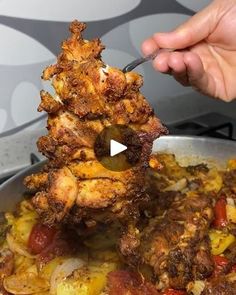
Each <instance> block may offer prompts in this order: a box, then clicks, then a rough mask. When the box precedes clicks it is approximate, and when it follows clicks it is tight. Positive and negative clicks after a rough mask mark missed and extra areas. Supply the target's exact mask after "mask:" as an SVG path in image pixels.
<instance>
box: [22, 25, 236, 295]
mask: <svg viewBox="0 0 236 295" xmlns="http://www.w3.org/2000/svg"><path fill="white" fill-rule="evenodd" d="M85 27H86V26H85V24H83V23H80V22H78V21H74V22H73V23H72V24H71V26H70V31H71V36H70V38H69V39H68V40H66V41H64V42H63V44H62V53H61V54H60V55H59V57H58V60H57V63H56V64H55V65H52V66H49V67H48V68H47V69H46V70H45V71H44V73H43V79H44V80H52V85H53V87H54V89H55V93H54V94H50V93H48V92H45V91H42V92H41V103H40V106H39V111H46V112H47V113H48V126H47V129H48V135H46V136H43V137H41V138H40V139H39V140H38V148H39V150H40V151H41V152H42V153H43V154H44V155H45V156H46V157H47V158H48V161H47V163H46V164H45V166H44V168H43V170H42V171H41V172H40V173H37V174H34V175H31V176H28V177H27V178H26V179H25V184H26V186H27V187H28V188H29V189H30V191H31V192H32V193H33V194H34V196H33V198H32V203H33V205H34V206H35V209H36V210H37V212H38V213H39V215H40V216H41V217H42V220H43V221H44V222H45V223H46V224H48V225H53V224H55V223H59V222H60V223H63V224H64V223H65V224H72V225H73V226H75V227H76V228H79V227H80V226H82V228H83V229H85V231H87V232H90V231H89V229H92V231H93V230H96V228H97V227H98V225H101V224H102V225H104V224H106V225H108V226H110V225H111V224H112V223H115V222H118V223H119V226H120V227H119V228H121V234H120V236H121V238H120V242H119V249H120V253H121V254H122V256H123V257H124V258H125V259H124V260H125V262H126V263H127V264H129V266H130V267H134V270H135V271H137V269H139V270H140V271H141V273H142V274H144V276H146V277H148V279H149V280H151V281H152V282H153V283H154V284H155V287H156V288H153V287H152V288H151V289H150V288H149V289H150V290H149V289H148V290H149V293H148V294H158V291H157V290H161V291H163V290H166V289H168V288H174V289H175V290H185V289H186V287H187V286H188V285H189V284H191V282H194V281H198V280H204V279H206V278H208V277H210V276H211V275H212V273H213V269H214V262H213V260H212V256H211V254H210V243H209V237H208V232H209V227H210V225H211V223H212V220H213V217H214V213H213V204H212V199H213V198H209V197H208V196H207V195H206V194H204V193H203V194H201V195H199V194H197V193H193V192H189V193H187V192H186V193H184V194H178V190H177V191H175V192H173V191H167V192H165V193H163V189H162V188H158V187H152V192H151V193H150V192H149V191H148V188H147V187H146V183H147V182H146V180H145V179H146V176H147V174H148V173H147V168H148V166H149V165H150V166H152V167H161V162H159V160H157V159H156V158H155V157H154V158H151V151H152V144H153V141H154V140H155V139H156V138H158V137H159V136H160V135H164V134H166V133H167V130H166V128H165V127H163V126H162V124H161V122H160V120H159V119H158V118H157V117H156V116H155V115H154V113H153V110H152V108H151V107H150V105H149V104H148V102H147V101H146V100H145V98H144V96H143V95H142V94H141V93H140V91H139V89H140V87H141V86H142V83H143V80H142V77H141V76H140V75H139V74H137V73H134V72H129V73H123V72H122V71H121V70H119V69H116V68H112V67H110V66H108V65H106V64H104V62H103V61H102V59H101V53H102V50H103V49H104V46H103V45H102V44H101V41H100V40H99V39H94V40H91V41H87V40H84V39H83V37H82V32H83V30H84V29H85ZM116 124H120V125H125V126H128V127H130V128H132V129H133V130H134V131H135V132H136V134H137V135H138V137H139V139H140V142H141V145H142V152H141V156H140V161H139V162H138V163H137V165H135V166H134V167H133V168H130V169H128V170H125V171H119V172H114V171H111V170H108V169H106V168H105V167H103V165H102V164H101V163H100V162H99V161H98V160H97V158H96V156H95V152H94V144H95V141H96V138H97V136H98V135H99V134H100V133H101V132H102V131H103V130H104V128H106V127H109V126H112V125H116ZM171 162H173V163H174V162H175V161H171ZM171 167H172V169H173V171H169V172H170V173H168V175H173V177H174V175H175V174H176V173H177V174H178V175H179V176H180V178H181V177H186V175H187V174H186V173H188V177H189V179H192V176H191V173H193V174H194V171H193V172H186V171H184V172H183V169H182V170H181V169H180V167H177V166H176V167H175V166H173V165H172V166H171ZM198 168H199V169H200V170H201V169H203V172H201V173H203V174H204V173H207V171H205V170H206V169H205V168H204V167H198ZM194 169H195V168H194ZM189 173H190V174H189ZM204 177H207V174H206V175H205V176H204ZM176 180H178V179H176ZM185 181H186V180H185ZM149 182H150V183H151V181H150V179H149ZM164 182H165V181H164ZM164 182H163V181H160V184H158V182H157V181H155V182H154V183H155V185H157V184H158V185H160V186H161V185H162V184H163V183H164ZM193 184H194V183H193ZM189 185H191V183H190V184H189ZM194 185H196V183H195V184H194ZM153 192H154V194H153ZM152 209H154V210H159V211H158V212H152ZM113 225H114V224H113ZM225 280H226V283H225V282H224V285H227V284H228V285H229V286H230V288H232V289H233V288H234V286H235V285H234V284H235V282H231V281H230V280H229V279H228V278H225ZM115 282H116V283H117V281H115ZM222 284H223V283H221V282H218V281H217V282H215V281H214V280H213V281H209V283H208V285H206V286H203V287H202V289H201V290H200V291H199V292H198V293H196V294H201V293H202V291H203V293H202V294H234V293H218V291H219V290H221V285H222ZM116 287H117V288H118V287H120V285H119V284H118V283H117V284H116ZM132 288H133V289H135V288H134V286H132ZM145 288H146V287H145ZM118 289H119V288H118ZM145 290H147V288H146V289H145ZM134 292H135V291H134ZM145 292H146V291H145ZM171 292H172V291H170V293H168V294H185V293H184V292H183V293H181V292H182V291H176V292H180V293H175V291H173V293H171ZM130 294H131V293H130ZM132 294H133V293H132ZM134 294H141V293H138V292H137V293H134ZM145 294H146V293H145ZM165 294H167V293H165Z"/></svg>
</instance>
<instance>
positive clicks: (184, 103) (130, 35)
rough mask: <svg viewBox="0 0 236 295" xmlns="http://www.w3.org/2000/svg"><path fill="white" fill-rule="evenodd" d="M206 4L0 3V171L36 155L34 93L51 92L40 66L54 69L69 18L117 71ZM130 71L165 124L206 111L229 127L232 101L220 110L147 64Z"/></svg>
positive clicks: (202, 0) (119, 0) (139, 0)
mask: <svg viewBox="0 0 236 295" xmlns="http://www.w3.org/2000/svg"><path fill="white" fill-rule="evenodd" d="M210 2H211V1H210V0H176V1H175V0H99V1H96V0H85V1H84V0H67V1H63V0H50V1H49V0H40V1H39V0H34V1H33V0H0V38H1V46H0V92H1V99H0V158H1V159H2V160H0V167H1V166H2V171H5V170H4V169H7V170H8V169H9V167H7V168H6V166H9V163H10V162H9V161H10V159H11V162H12V163H18V164H17V165H18V166H19V167H20V166H21V165H22V161H23V162H24V163H25V161H26V160H25V159H26V158H24V157H28V156H25V154H26V153H25V151H26V150H27V152H29V151H31V150H36V148H35V145H34V144H33V143H34V142H35V140H36V138H37V137H38V136H39V135H40V134H41V133H42V132H43V131H42V128H43V127H44V126H45V119H41V116H42V114H39V113H38V112H37V106H38V104H39V101H40V99H39V91H40V90H41V89H42V88H44V89H50V85H48V84H47V83H43V82H42V81H41V80H40V75H41V72H42V70H43V69H44V68H45V67H46V65H48V64H51V63H54V61H55V58H56V55H57V54H58V53H59V51H60V43H61V41H62V40H63V39H65V38H66V37H67V36H68V26H69V23H70V22H71V21H72V20H73V19H78V20H80V21H85V22H87V24H88V28H87V30H86V33H85V37H86V38H94V37H101V38H102V41H103V43H104V44H105V45H106V48H107V50H105V51H104V54H103V58H104V60H105V61H106V62H107V63H108V64H110V65H113V66H117V67H123V66H124V65H126V64H127V63H129V62H130V61H132V59H135V58H136V57H138V56H139V55H140V45H141V43H142V41H143V40H144V39H145V38H147V37H148V36H150V35H152V34H153V33H154V32H158V31H169V30H172V29H173V28H175V27H176V26H177V25H179V24H181V23H182V22H184V21H185V20H186V19H188V18H189V17H190V16H191V15H193V14H194V13H195V12H196V11H198V10H200V9H201V8H203V7H204V6H206V5H207V4H208V3H210ZM137 71H139V72H140V73H141V74H142V75H143V76H144V81H145V83H144V87H143V89H142V91H143V93H144V95H145V96H146V97H147V98H148V100H149V102H150V103H151V104H152V106H153V107H154V109H155V111H156V113H157V114H158V116H159V117H160V118H161V119H162V120H163V122H164V123H166V124H173V123H175V122H179V121H181V120H184V119H189V118H193V117H195V116H201V115H204V114H208V113H212V112H213V113H218V114H222V115H227V116H229V117H231V118H234V119H235V120H236V111H235V110H236V102H232V103H223V102H220V101H217V100H214V99H211V98H207V97H204V96H203V95H200V94H199V93H196V92H194V91H193V90H192V89H191V88H184V87H182V86H180V85H179V84H177V82H175V81H174V80H173V79H172V78H171V77H169V76H165V75H161V74H159V73H156V72H154V70H153V69H152V66H151V64H150V63H146V64H145V65H143V66H140V67H139V68H137ZM235 122H236V121H235ZM9 136H10V138H9ZM26 138H27V139H26ZM32 144H33V145H34V147H33V148H32ZM15 151H16V153H15ZM9 154H10V156H9ZM14 154H17V158H18V159H17V160H16V156H15V155H14ZM23 159H24V160H23ZM17 161H18V162H17Z"/></svg>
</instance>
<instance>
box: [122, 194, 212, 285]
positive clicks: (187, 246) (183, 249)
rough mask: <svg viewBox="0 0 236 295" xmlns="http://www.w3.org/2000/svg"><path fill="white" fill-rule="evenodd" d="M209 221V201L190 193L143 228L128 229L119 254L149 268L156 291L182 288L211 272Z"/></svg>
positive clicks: (210, 211) (132, 262)
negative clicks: (153, 277)
mask: <svg viewBox="0 0 236 295" xmlns="http://www.w3.org/2000/svg"><path fill="white" fill-rule="evenodd" d="M212 219H213V209H212V204H211V200H210V199H209V198H208V197H207V196H204V195H201V196H199V195H197V194H195V193H192V192H191V193H189V194H188V195H187V196H186V197H184V198H180V199H178V198H176V199H175V200H174V201H173V202H172V204H171V205H170V208H169V209H167V210H166V211H165V212H164V213H163V214H162V215H159V216H157V217H154V218H151V219H150V222H149V224H148V225H146V226H144V228H142V229H138V228H129V231H128V233H126V234H124V236H123V238H122V239H121V245H120V249H121V253H122V254H123V255H124V256H125V260H126V261H128V262H129V264H130V265H133V266H135V267H137V266H139V267H143V266H147V267H149V268H150V270H151V272H152V273H153V275H154V276H155V278H156V279H155V280H156V284H157V287H158V289H159V290H165V288H170V287H171V288H173V289H184V288H186V285H187V284H188V283H189V282H191V281H194V280H202V279H205V278H207V277H209V276H210V275H211V273H212V271H213V268H214V264H213V261H212V259H211V254H210V243H209V239H208V236H207V234H208V230H209V227H210V224H211V222H212Z"/></svg>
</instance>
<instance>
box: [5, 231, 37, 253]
mask: <svg viewBox="0 0 236 295" xmlns="http://www.w3.org/2000/svg"><path fill="white" fill-rule="evenodd" d="M7 243H8V246H9V248H10V250H11V251H12V252H13V253H18V254H20V255H22V256H25V257H28V258H35V256H34V255H31V254H30V253H29V252H28V251H27V248H26V247H25V246H24V245H23V244H22V243H20V242H18V241H17V239H16V238H14V237H13V236H12V235H11V234H9V233H8V234H7Z"/></svg>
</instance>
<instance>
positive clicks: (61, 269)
mask: <svg viewBox="0 0 236 295" xmlns="http://www.w3.org/2000/svg"><path fill="white" fill-rule="evenodd" d="M84 265H85V262H84V261H83V260H82V259H79V258H68V259H66V260H65V261H64V262H63V263H62V264H60V265H58V266H57V267H56V268H55V270H54V272H53V273H52V276H51V280H50V286H51V287H50V293H51V294H56V291H57V285H58V284H59V283H60V282H61V281H63V280H64V279H65V278H67V277H68V276H69V275H71V274H72V273H73V271H74V270H76V269H80V268H81V267H83V266H84Z"/></svg>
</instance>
